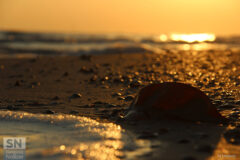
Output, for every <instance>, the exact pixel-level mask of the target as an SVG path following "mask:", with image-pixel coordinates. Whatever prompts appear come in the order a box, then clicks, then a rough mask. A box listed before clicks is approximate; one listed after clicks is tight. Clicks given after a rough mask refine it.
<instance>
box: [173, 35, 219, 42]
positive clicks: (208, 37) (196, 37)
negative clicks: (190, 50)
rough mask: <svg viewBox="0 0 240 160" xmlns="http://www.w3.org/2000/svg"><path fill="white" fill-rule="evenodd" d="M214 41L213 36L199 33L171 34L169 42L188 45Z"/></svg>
mask: <svg viewBox="0 0 240 160" xmlns="http://www.w3.org/2000/svg"><path fill="white" fill-rule="evenodd" d="M215 39H216V36H215V35H214V34H209V33H200V34H172V35H171V40H172V41H183V42H188V43H193V42H204V41H209V42H212V41H214V40H215Z"/></svg>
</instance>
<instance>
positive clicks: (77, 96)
mask: <svg viewBox="0 0 240 160" xmlns="http://www.w3.org/2000/svg"><path fill="white" fill-rule="evenodd" d="M81 97H82V95H81V94H80V93H74V94H73V95H71V96H70V97H69V99H76V98H81Z"/></svg>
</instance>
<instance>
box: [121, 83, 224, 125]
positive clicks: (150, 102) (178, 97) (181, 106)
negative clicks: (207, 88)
mask: <svg viewBox="0 0 240 160" xmlns="http://www.w3.org/2000/svg"><path fill="white" fill-rule="evenodd" d="M163 118H164V119H175V120H176V119H177V120H179V119H181V120H189V121H205V122H221V121H225V120H226V119H225V117H223V116H221V115H220V113H219V112H218V111H217V109H216V107H215V106H214V105H213V104H212V103H211V100H210V99H209V98H208V97H207V96H206V95H205V93H203V92H202V91H200V90H199V89H197V88H194V87H192V86H190V85H188V84H183V83H176V82H164V83H160V84H152V85H148V86H146V87H144V88H142V89H141V90H140V92H139V93H138V95H137V97H136V98H135V99H134V101H133V102H132V104H131V106H130V108H129V112H128V113H127V115H126V116H125V119H126V120H128V119H129V120H131V119H132V120H146V119H154V120H156V119H163Z"/></svg>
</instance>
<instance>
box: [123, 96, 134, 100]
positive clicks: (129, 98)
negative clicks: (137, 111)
mask: <svg viewBox="0 0 240 160" xmlns="http://www.w3.org/2000/svg"><path fill="white" fill-rule="evenodd" d="M133 99H134V97H133V96H126V97H125V101H131V100H133Z"/></svg>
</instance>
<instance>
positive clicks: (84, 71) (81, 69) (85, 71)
mask: <svg viewBox="0 0 240 160" xmlns="http://www.w3.org/2000/svg"><path fill="white" fill-rule="evenodd" d="M79 72H82V73H93V72H94V70H93V69H92V68H87V67H85V66H82V67H81V68H80V70H79Z"/></svg>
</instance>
